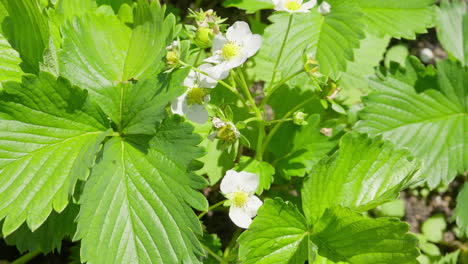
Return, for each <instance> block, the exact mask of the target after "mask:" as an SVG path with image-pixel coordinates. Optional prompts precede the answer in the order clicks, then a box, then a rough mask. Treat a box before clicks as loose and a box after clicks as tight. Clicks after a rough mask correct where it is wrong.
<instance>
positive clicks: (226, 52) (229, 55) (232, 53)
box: [221, 42, 240, 60]
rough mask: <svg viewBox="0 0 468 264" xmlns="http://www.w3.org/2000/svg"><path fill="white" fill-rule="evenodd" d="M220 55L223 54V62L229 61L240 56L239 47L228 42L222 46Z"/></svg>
mask: <svg viewBox="0 0 468 264" xmlns="http://www.w3.org/2000/svg"><path fill="white" fill-rule="evenodd" d="M221 53H222V54H223V57H224V59H225V60H231V59H233V58H235V57H238V56H239V55H240V47H239V45H237V44H235V43H232V42H228V43H226V44H224V46H223V49H222V50H221Z"/></svg>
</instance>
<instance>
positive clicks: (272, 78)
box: [266, 14, 293, 91]
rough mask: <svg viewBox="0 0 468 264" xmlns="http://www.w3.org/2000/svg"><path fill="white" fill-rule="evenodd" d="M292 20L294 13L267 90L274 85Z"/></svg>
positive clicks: (290, 17)
mask: <svg viewBox="0 0 468 264" xmlns="http://www.w3.org/2000/svg"><path fill="white" fill-rule="evenodd" d="M292 21H293V14H291V15H290V16H289V22H288V27H287V28H286V34H284V39H283V43H282V44H281V48H280V51H279V54H278V59H277V60H276V63H275V66H274V67H273V74H272V76H271V80H270V84H269V85H268V89H266V91H269V90H270V88H271V87H272V86H273V82H274V81H275V77H276V72H277V70H278V65H279V62H280V60H281V57H282V56H283V51H284V47H285V46H286V42H288V36H289V31H290V30H291V24H292Z"/></svg>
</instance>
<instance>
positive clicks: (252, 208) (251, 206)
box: [244, 195, 263, 218]
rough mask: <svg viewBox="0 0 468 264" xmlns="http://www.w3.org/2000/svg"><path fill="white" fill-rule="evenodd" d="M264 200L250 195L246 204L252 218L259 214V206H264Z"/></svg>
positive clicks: (246, 209)
mask: <svg viewBox="0 0 468 264" xmlns="http://www.w3.org/2000/svg"><path fill="white" fill-rule="evenodd" d="M262 204H263V202H262V200H260V199H259V198H258V197H257V196H255V195H253V196H250V197H249V199H248V200H247V203H246V204H245V208H244V209H245V211H246V212H247V214H248V215H249V216H250V217H251V218H252V217H255V216H256V215H257V211H258V208H260V206H262Z"/></svg>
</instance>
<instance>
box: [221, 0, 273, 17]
mask: <svg viewBox="0 0 468 264" xmlns="http://www.w3.org/2000/svg"><path fill="white" fill-rule="evenodd" d="M223 6H225V7H237V8H239V9H243V10H245V11H246V12H247V14H251V13H255V12H257V11H259V10H262V9H271V8H273V7H274V5H273V4H272V2H271V0H225V1H224V2H223Z"/></svg>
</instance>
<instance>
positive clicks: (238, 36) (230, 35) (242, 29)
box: [226, 21, 252, 44]
mask: <svg viewBox="0 0 468 264" xmlns="http://www.w3.org/2000/svg"><path fill="white" fill-rule="evenodd" d="M250 35H252V31H250V27H249V24H247V23H246V22H244V21H237V22H236V23H234V24H233V25H232V26H230V27H229V28H228V29H227V31H226V38H227V39H228V40H229V41H232V42H236V43H239V44H240V43H242V42H243V40H244V39H245V38H246V37H247V38H248V37H250Z"/></svg>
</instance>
